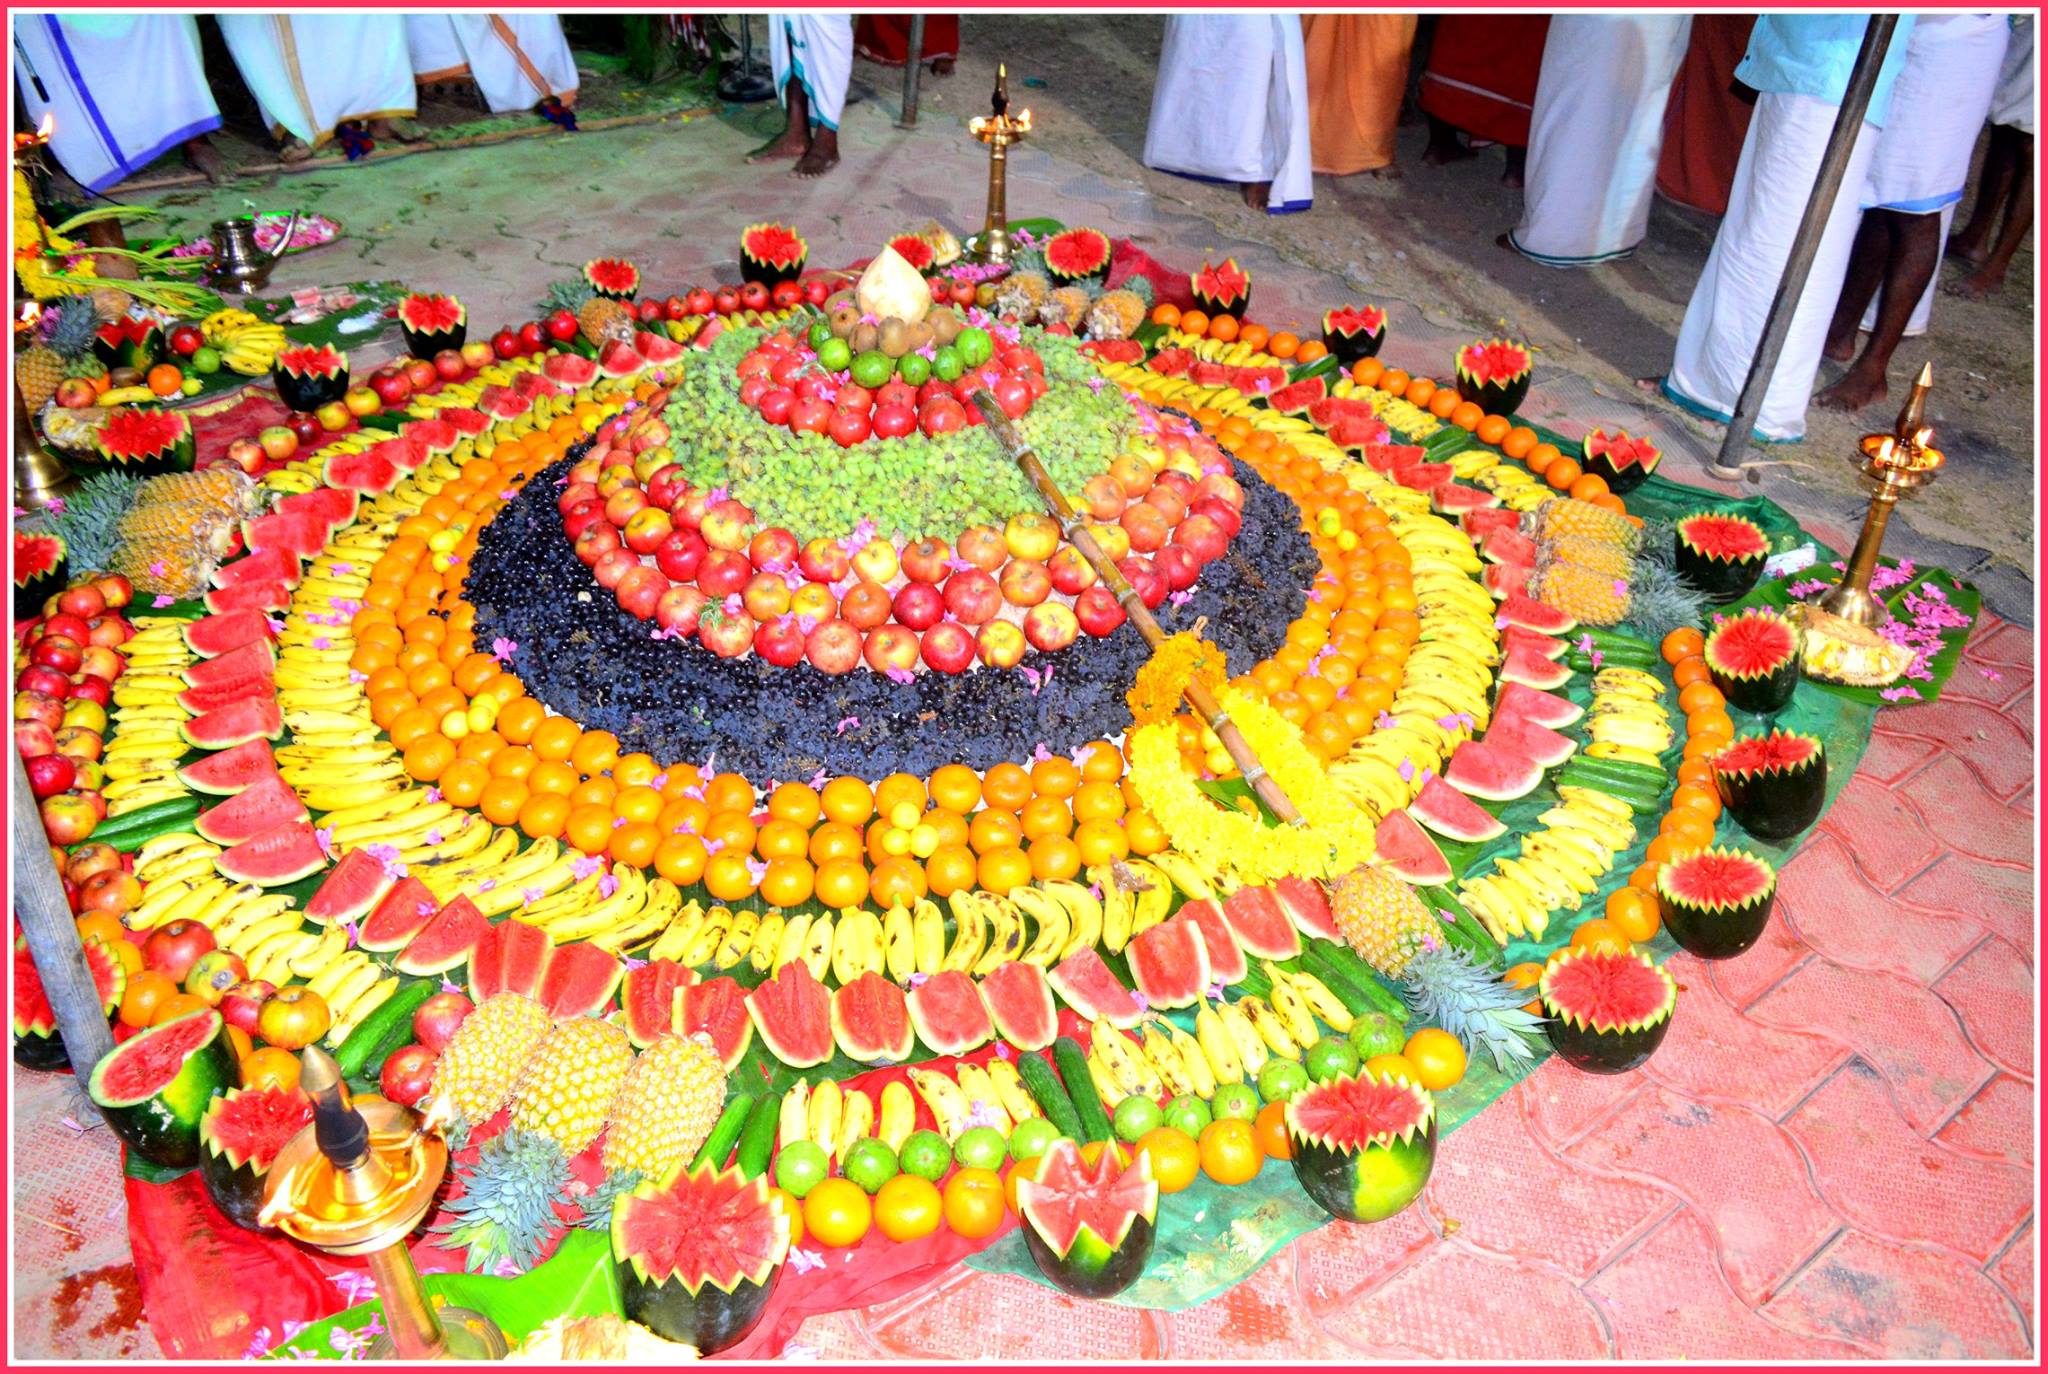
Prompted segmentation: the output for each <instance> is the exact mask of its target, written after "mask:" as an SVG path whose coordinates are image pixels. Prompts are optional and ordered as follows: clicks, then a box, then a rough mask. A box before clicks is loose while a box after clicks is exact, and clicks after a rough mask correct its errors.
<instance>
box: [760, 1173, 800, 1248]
mask: <svg viewBox="0 0 2048 1374" xmlns="http://www.w3.org/2000/svg"><path fill="white" fill-rule="evenodd" d="M768 1205H769V1206H770V1207H774V1208H777V1209H779V1210H780V1211H781V1212H782V1213H783V1214H784V1215H786V1216H787V1217H788V1218H789V1248H790V1249H792V1250H794V1249H795V1248H796V1247H797V1246H799V1245H802V1244H803V1243H804V1205H803V1204H802V1203H801V1202H798V1201H797V1200H796V1199H795V1198H793V1197H791V1196H790V1195H789V1194H788V1193H786V1192H784V1191H783V1190H782V1189H780V1188H770V1189H769V1190H768Z"/></svg>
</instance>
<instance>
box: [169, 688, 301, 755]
mask: <svg viewBox="0 0 2048 1374" xmlns="http://www.w3.org/2000/svg"><path fill="white" fill-rule="evenodd" d="M178 729H179V732H180V733H182V734H183V735H184V736H185V739H186V741H187V742H188V743H190V744H191V745H192V746H193V747H194V748H196V749H227V748H230V747H231V746H233V745H237V744H244V743H246V742H248V741H249V740H252V739H256V738H259V737H261V738H263V739H276V738H277V737H278V736H279V735H282V734H283V733H284V708H283V707H281V706H279V705H278V704H277V696H276V694H275V692H272V693H271V694H270V695H267V696H262V697H243V698H241V699H240V700H239V701H234V702H230V703H229V704H227V705H225V706H217V707H215V708H214V709H213V710H211V711H208V712H207V713H206V714H205V715H201V716H194V717H192V719H190V720H188V721H186V722H185V723H184V724H183V725H181V726H179V727H178Z"/></svg>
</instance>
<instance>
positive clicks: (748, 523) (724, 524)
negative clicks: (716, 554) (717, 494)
mask: <svg viewBox="0 0 2048 1374" xmlns="http://www.w3.org/2000/svg"><path fill="white" fill-rule="evenodd" d="M697 532H698V533H699V534H701V535H703V536H704V542H705V543H707V544H709V545H710V546H711V547H712V548H714V549H733V550H737V549H744V548H745V547H747V545H748V543H749V542H751V541H752V539H753V537H754V513H753V512H752V511H751V510H748V509H747V507H746V505H745V504H744V503H743V502H739V501H735V500H733V499H732V498H730V497H727V498H726V499H725V500H723V501H720V502H717V503H716V504H714V505H712V506H711V507H710V508H708V509H707V510H706V511H705V512H704V519H703V522H702V523H701V524H700V525H699V526H698V527H697Z"/></svg>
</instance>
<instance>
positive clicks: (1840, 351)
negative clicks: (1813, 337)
mask: <svg viewBox="0 0 2048 1374" xmlns="http://www.w3.org/2000/svg"><path fill="white" fill-rule="evenodd" d="M1820 355H1821V357H1823V358H1826V359H1827V360H1828V361H1829V362H1833V363H1846V362H1848V361H1849V360H1850V359H1851V358H1853V357H1855V356H1856V336H1855V335H1854V334H1851V335H1850V336H1849V337H1848V338H1846V339H1843V340H1842V341H1840V342H1839V343H1837V342H1836V341H1835V339H1834V338H1833V337H1832V336H1830V337H1829V339H1828V341H1827V342H1826V343H1824V344H1822V345H1821V349H1820Z"/></svg>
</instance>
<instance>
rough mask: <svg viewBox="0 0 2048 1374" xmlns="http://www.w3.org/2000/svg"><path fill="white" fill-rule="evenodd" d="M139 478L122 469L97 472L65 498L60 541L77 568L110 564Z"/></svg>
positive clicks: (137, 492) (117, 547)
mask: <svg viewBox="0 0 2048 1374" xmlns="http://www.w3.org/2000/svg"><path fill="white" fill-rule="evenodd" d="M142 487H143V479H141V478H139V477H131V476H129V475H128V474H127V473H125V472H99V473H94V474H93V475H92V476H91V477H88V478H86V479H85V480H84V481H83V482H81V483H79V485H78V489H77V490H76V491H74V492H72V493H71V495H70V496H68V497H66V498H65V502H64V514H63V515H62V516H61V517H59V518H60V519H61V520H62V522H63V524H62V528H63V533H64V544H65V547H66V548H68V549H70V550H71V556H72V557H73V558H75V559H77V560H78V566H79V567H80V568H106V569H112V568H113V567H114V562H115V558H116V556H117V555H118V553H119V552H120V546H121V521H122V519H123V517H125V516H126V515H127V514H128V509H129V507H131V506H132V505H134V504H135V498H136V496H137V495H138V494H139V493H140V492H141V490H142Z"/></svg>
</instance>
